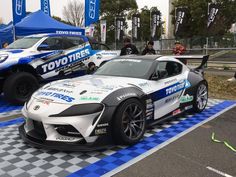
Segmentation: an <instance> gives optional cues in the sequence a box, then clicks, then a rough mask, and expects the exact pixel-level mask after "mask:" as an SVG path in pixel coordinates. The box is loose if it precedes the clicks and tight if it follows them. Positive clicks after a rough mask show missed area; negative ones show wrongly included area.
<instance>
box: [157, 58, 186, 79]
mask: <svg viewBox="0 0 236 177" xmlns="http://www.w3.org/2000/svg"><path fill="white" fill-rule="evenodd" d="M181 72H182V65H181V64H180V63H177V62H173V61H161V62H158V65H157V69H156V73H155V76H156V77H158V78H159V79H164V78H167V77H172V76H175V75H178V74H180V73H181Z"/></svg>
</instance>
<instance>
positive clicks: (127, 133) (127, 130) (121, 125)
mask: <svg viewBox="0 0 236 177" xmlns="http://www.w3.org/2000/svg"><path fill="white" fill-rule="evenodd" d="M145 130H146V117H145V109H144V106H143V105H142V104H141V103H140V101H138V100H137V99H129V100H126V101H125V102H123V103H122V104H121V105H120V106H119V107H118V109H117V111H116V115H115V117H114V120H113V126H112V131H113V137H114V140H115V142H116V143H118V144H126V145H131V144H134V143H137V142H138V141H139V140H140V139H142V138H143V134H144V133H145Z"/></svg>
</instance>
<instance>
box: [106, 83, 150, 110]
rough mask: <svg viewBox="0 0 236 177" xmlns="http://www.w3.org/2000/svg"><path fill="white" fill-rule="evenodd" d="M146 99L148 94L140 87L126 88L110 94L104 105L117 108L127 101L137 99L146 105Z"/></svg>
mask: <svg viewBox="0 0 236 177" xmlns="http://www.w3.org/2000/svg"><path fill="white" fill-rule="evenodd" d="M146 97H147V96H146V94H145V93H144V92H143V91H142V90H141V89H140V88H138V87H125V88H120V89H118V90H116V91H114V92H112V93H111V94H109V95H108V96H107V97H106V98H104V99H103V101H102V103H103V104H105V105H108V106H116V107H117V106H119V105H120V104H121V103H122V102H124V101H125V100H127V99H130V98H137V99H138V100H139V101H140V102H142V103H143V104H144V103H145V100H146Z"/></svg>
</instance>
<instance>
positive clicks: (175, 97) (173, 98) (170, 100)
mask: <svg viewBox="0 0 236 177" xmlns="http://www.w3.org/2000/svg"><path fill="white" fill-rule="evenodd" d="M177 98H179V95H175V96H173V97H170V98H167V99H166V100H165V103H169V102H172V101H174V100H176V99H177Z"/></svg>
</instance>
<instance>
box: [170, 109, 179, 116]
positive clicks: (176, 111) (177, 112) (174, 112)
mask: <svg viewBox="0 0 236 177" xmlns="http://www.w3.org/2000/svg"><path fill="white" fill-rule="evenodd" d="M180 113H181V110H180V109H176V110H175V111H173V113H172V115H173V116H175V115H177V114H180Z"/></svg>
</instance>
